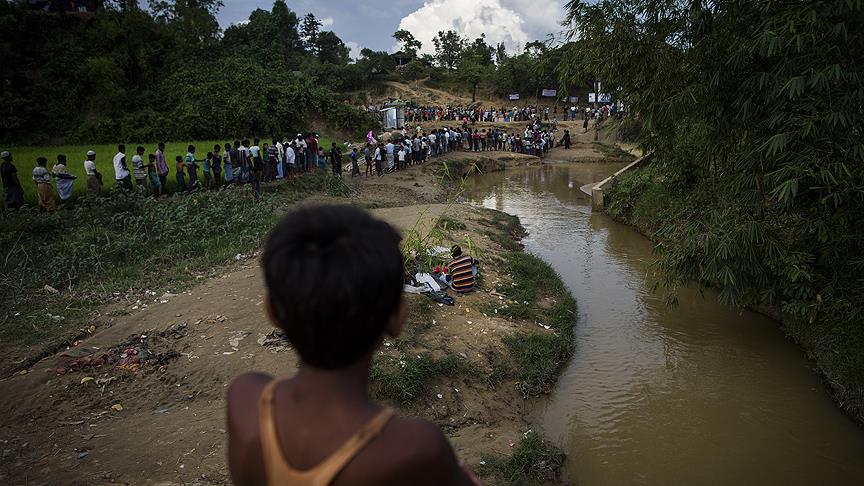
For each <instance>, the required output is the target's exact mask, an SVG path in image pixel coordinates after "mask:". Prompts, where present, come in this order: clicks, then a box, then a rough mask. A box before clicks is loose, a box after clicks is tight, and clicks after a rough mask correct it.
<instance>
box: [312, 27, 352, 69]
mask: <svg viewBox="0 0 864 486" xmlns="http://www.w3.org/2000/svg"><path fill="white" fill-rule="evenodd" d="M315 51H316V52H317V53H318V60H320V61H321V62H324V63H329V64H338V65H345V64H348V55H349V54H350V51H349V49H348V47H346V46H345V43H344V42H342V39H340V38H339V36H337V35H336V34H334V33H333V32H332V31H329V30H325V31H323V32H321V33H320V34H318V37H317V39H316V41H315Z"/></svg>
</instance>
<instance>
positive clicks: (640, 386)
mask: <svg viewBox="0 0 864 486" xmlns="http://www.w3.org/2000/svg"><path fill="white" fill-rule="evenodd" d="M620 167H621V165H620V164H618V165H615V164H582V165H575V164H572V165H545V166H542V167H533V168H522V169H508V170H507V171H505V172H498V173H490V174H482V175H479V176H477V177H474V178H473V180H472V181H471V182H470V186H469V189H468V191H467V192H466V197H467V198H468V199H469V200H470V201H472V202H474V203H476V204H481V205H483V206H486V207H489V208H494V209H498V210H501V211H505V212H507V213H510V214H514V215H517V216H519V218H520V219H521V221H522V224H523V225H524V226H525V228H526V229H527V230H528V232H529V235H528V236H527V237H526V238H525V240H524V244H525V247H526V250H527V251H529V252H531V253H533V254H535V255H537V256H539V257H541V258H543V259H544V260H545V261H546V262H548V263H549V264H550V265H552V266H553V267H554V268H555V270H557V271H558V273H559V274H561V277H562V278H563V280H564V282H565V283H566V284H567V286H568V287H569V289H570V291H571V292H572V293H573V295H574V296H575V297H576V299H577V302H578V305H579V313H578V319H577V322H576V324H575V326H576V327H575V335H576V352H575V354H574V356H573V359H572V361H571V362H570V363H569V364H568V365H567V367H566V368H565V370H564V372H563V373H562V375H561V377H560V379H559V381H558V385H557V387H556V389H555V391H554V392H553V393H552V394H551V396H549V397H548V398H547V399H543V400H539V401H538V403H537V405H536V407H535V410H534V413H533V416H532V417H531V422H532V423H533V424H534V426H535V427H537V428H538V429H540V430H541V431H542V432H543V433H544V435H545V436H546V437H548V438H550V439H552V440H553V441H555V442H556V443H557V444H558V445H559V446H561V447H562V449H563V450H564V451H565V452H566V453H567V464H566V473H565V476H566V477H567V478H568V479H569V480H570V482H571V483H574V484H580V485H589V486H594V485H629V484H650V485H731V484H735V485H751V484H752V485H816V484H818V485H864V429H862V428H860V427H858V426H857V425H856V424H855V423H854V422H853V421H852V420H850V419H849V418H848V417H846V416H845V415H844V414H843V413H841V412H840V411H839V409H838V408H837V407H836V406H835V404H834V403H833V402H832V400H831V398H830V396H829V394H828V392H827V390H826V389H825V387H824V386H823V384H822V383H821V381H820V378H819V377H818V376H817V375H816V374H815V373H814V371H813V364H812V363H811V362H809V361H808V360H807V359H806V357H805V356H804V353H803V352H802V351H801V349H800V348H798V347H797V346H796V345H795V344H793V343H792V342H790V341H789V340H788V339H787V338H786V337H785V335H784V334H783V331H782V329H781V328H780V326H779V324H778V323H777V322H775V321H773V320H771V319H769V318H767V317H765V316H762V315H760V314H757V313H754V312H749V311H739V310H736V309H732V308H728V307H725V306H722V305H720V304H719V303H717V301H716V298H715V295H714V294H713V293H712V292H710V291H706V292H705V293H704V295H703V294H700V293H699V292H698V290H695V289H684V290H682V291H681V292H680V293H679V306H678V307H677V308H670V307H668V306H667V305H666V304H665V301H664V296H663V294H662V290H661V291H658V293H656V294H655V293H652V291H651V288H652V282H651V281H650V278H649V270H650V263H651V259H652V244H651V242H650V241H649V240H648V239H646V238H645V237H643V236H642V235H640V234H639V233H637V232H636V231H635V230H633V229H632V228H630V227H628V226H626V225H622V224H619V223H616V222H614V221H613V220H612V219H611V218H609V217H608V216H606V215H605V214H603V213H599V212H592V210H591V201H590V199H589V198H588V197H587V196H586V195H584V194H583V193H582V192H581V191H580V190H579V187H580V186H581V185H583V184H587V183H589V182H596V181H600V180H602V179H604V178H605V177H606V176H607V175H608V174H610V173H612V172H613V171H614V170H616V169H618V168H620Z"/></svg>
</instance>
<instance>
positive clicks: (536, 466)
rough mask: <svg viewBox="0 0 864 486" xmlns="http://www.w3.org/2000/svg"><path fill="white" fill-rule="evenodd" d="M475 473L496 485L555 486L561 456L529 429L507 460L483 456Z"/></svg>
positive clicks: (561, 462)
mask: <svg viewBox="0 0 864 486" xmlns="http://www.w3.org/2000/svg"><path fill="white" fill-rule="evenodd" d="M483 462H484V463H485V464H481V467H480V468H479V469H478V470H477V474H479V475H480V476H482V477H488V478H493V479H495V480H496V483H498V484H513V485H520V486H530V485H537V484H557V483H558V482H559V481H560V478H559V477H558V476H559V473H560V471H561V466H562V465H563V464H564V453H563V452H561V450H560V449H558V448H557V447H555V446H554V445H552V444H551V443H549V442H546V441H545V440H543V438H542V437H541V436H540V435H539V434H538V433H536V432H534V431H531V430H529V431H528V432H527V433H525V434H524V435H523V436H522V439H521V440H520V441H519V445H518V446H516V448H515V449H514V450H513V453H512V454H511V455H510V457H507V458H502V457H497V456H492V457H487V458H486V459H485V460H484V461H483Z"/></svg>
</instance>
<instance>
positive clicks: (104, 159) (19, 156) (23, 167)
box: [0, 136, 334, 204]
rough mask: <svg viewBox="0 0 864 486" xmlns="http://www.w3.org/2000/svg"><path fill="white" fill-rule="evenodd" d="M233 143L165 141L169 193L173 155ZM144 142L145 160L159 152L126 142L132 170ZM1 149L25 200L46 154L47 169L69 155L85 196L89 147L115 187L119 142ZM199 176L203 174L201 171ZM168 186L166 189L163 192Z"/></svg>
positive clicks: (31, 199)
mask: <svg viewBox="0 0 864 486" xmlns="http://www.w3.org/2000/svg"><path fill="white" fill-rule="evenodd" d="M265 141H266V142H269V141H270V140H268V139H262V140H261V145H262V146H263V145H264V142H265ZM333 141H334V140H332V139H330V138H329V137H323V136H322V137H320V144H321V147H323V148H324V150H325V152H326V151H327V150H328V147H330V143H331V142H333ZM226 142H228V143H231V144H232V145H233V144H234V139H233V138H231V139H228V138H226V139H225V140H221V141H220V140H194V141H180V142H165V158H166V159H167V160H168V167H169V169H170V173H169V176H168V179H169V181H168V187H167V192H168V193H171V192H174V191H175V190H176V186H177V182H176V180H177V179H176V174H175V170H174V158H175V157H176V156H178V155H186V149H187V147H188V146H189V145H190V144H191V145H194V146H195V148H196V156H197V157H198V158H200V159H203V158H204V156H205V155H206V154H207V152H210V151H212V150H213V146H214V145H216V144H217V143H218V144H219V145H222V146H224V145H225V143H226ZM138 145H141V146H142V147H144V148H145V149H146V151H145V152H144V160H145V161H146V160H147V155H148V154H152V153H156V145H157V142H150V143H141V144H138V143H126V163H127V165H129V168H130V170H131V168H132V167H131V164H132V156H133V155H135V148H136V147H137V146H138ZM0 150H8V151H10V152H12V157H13V158H14V163H15V167H17V168H18V178H19V179H20V180H21V185H22V186H23V187H24V200H25V201H26V202H27V203H29V204H35V203H36V186H35V185H34V184H33V182H32V178H31V172H32V171H33V168H34V167H36V158H37V157H45V158H46V159H48V165H47V167H48V170H49V171H50V170H51V167H53V166H54V163H55V162H57V155H58V154H64V155H66V163H67V168H68V169H69V173H70V174H73V175H76V176H78V180H76V181H75V185H74V186H73V193H74V194H75V197H78V196H84V195H85V193H86V192H87V177H86V176H85V173H84V160H85V159H86V158H87V157H86V154H87V151H88V150H93V151H95V152H96V168H97V169H98V170H99V172H101V173H102V175H103V181H104V184H105V185H104V186H103V187H102V190H103V191H107V190H110V189H112V188H113V187H114V167H113V166H112V164H111V161H112V160H113V158H114V154H116V153H117V145H116V144H96V145H56V146H18V147H0ZM199 176H200V173H199ZM165 192H166V189H163V193H165ZM55 196H56V194H55Z"/></svg>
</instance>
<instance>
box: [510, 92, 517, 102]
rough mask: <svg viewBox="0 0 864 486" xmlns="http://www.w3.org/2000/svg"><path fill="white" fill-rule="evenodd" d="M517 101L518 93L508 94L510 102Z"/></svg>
mask: <svg viewBox="0 0 864 486" xmlns="http://www.w3.org/2000/svg"><path fill="white" fill-rule="evenodd" d="M518 99H519V93H512V94H510V101H516V100H518Z"/></svg>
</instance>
